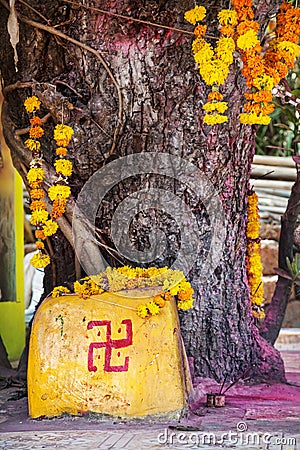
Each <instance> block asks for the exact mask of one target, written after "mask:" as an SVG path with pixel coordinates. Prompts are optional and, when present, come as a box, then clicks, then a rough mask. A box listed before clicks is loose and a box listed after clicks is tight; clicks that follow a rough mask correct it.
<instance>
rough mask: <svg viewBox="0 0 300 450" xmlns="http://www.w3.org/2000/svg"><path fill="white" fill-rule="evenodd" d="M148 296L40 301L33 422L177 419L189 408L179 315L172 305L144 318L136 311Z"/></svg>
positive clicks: (31, 381) (31, 371)
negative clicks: (91, 416)
mask: <svg viewBox="0 0 300 450" xmlns="http://www.w3.org/2000/svg"><path fill="white" fill-rule="evenodd" d="M151 293H152V294H153V291H152V292H151V291H149V296H148V297H145V290H144V291H139V290H134V291H129V292H128V291H127V292H123V293H115V294H112V293H104V294H102V295H99V296H92V297H91V298H89V299H86V300H84V299H81V298H79V297H78V296H76V295H70V296H63V297H59V298H48V299H46V300H45V301H44V302H43V304H42V305H41V306H40V308H39V309H38V311H37V313H36V315H35V319H34V322H33V326H32V332H31V339H30V349H29V361H28V400H29V413H30V416H31V417H33V418H37V417H41V416H46V417H53V416H58V415H61V414H63V413H68V414H72V415H78V414H85V413H98V414H105V415H109V416H113V417H126V418H143V417H144V418H147V417H160V418H161V417H162V416H167V417H168V418H179V416H180V415H181V414H182V412H183V411H185V410H186V408H187V393H188V390H189V388H190V381H189V379H188V376H187V371H186V369H185V356H184V351H183V347H182V341H181V336H180V331H179V323H178V316H177V309H176V305H175V302H174V301H173V300H172V301H170V302H167V303H166V306H165V307H164V308H163V309H162V310H161V313H160V314H159V315H158V316H155V317H150V318H147V319H141V318H140V317H139V316H138V315H137V313H136V308H137V305H139V304H141V303H143V302H145V303H146V302H147V301H148V300H149V297H150V298H151ZM128 295H130V296H128ZM141 295H142V297H143V298H141ZM147 295H148V292H147Z"/></svg>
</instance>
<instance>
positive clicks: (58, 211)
mask: <svg viewBox="0 0 300 450" xmlns="http://www.w3.org/2000/svg"><path fill="white" fill-rule="evenodd" d="M65 206H66V199H64V198H56V199H55V200H54V202H53V209H52V212H51V219H59V218H60V217H61V216H62V215H63V214H64V213H65V211H66V208H65Z"/></svg>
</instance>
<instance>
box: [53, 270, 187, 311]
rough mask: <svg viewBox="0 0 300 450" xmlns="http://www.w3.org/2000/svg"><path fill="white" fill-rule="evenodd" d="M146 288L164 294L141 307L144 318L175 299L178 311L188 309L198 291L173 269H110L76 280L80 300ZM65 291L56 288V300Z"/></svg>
mask: <svg viewBox="0 0 300 450" xmlns="http://www.w3.org/2000/svg"><path fill="white" fill-rule="evenodd" d="M145 287H161V292H160V293H159V294H157V295H155V296H154V297H153V298H152V299H151V300H150V301H148V302H146V303H145V304H141V305H138V307H137V314H138V316H140V317H141V318H142V319H145V318H146V317H150V316H156V315H157V314H159V313H160V310H161V309H162V308H163V307H164V306H165V304H166V302H168V301H170V300H171V299H172V297H175V299H176V301H177V308H178V309H181V310H187V309H190V308H192V307H193V302H194V300H193V294H194V290H193V288H192V287H191V284H190V283H189V282H188V281H186V279H185V277H184V275H183V273H182V272H181V271H179V270H171V269H168V268H167V267H162V268H156V267H149V268H148V269H144V268H141V267H136V268H133V267H130V266H124V267H119V268H111V267H107V269H106V270H105V271H104V272H102V273H100V274H98V275H93V276H90V277H85V278H82V279H81V280H78V281H76V282H75V283H74V288H73V290H74V293H77V294H78V295H79V296H80V297H82V298H88V297H90V296H91V295H99V294H102V293H103V292H105V291H109V292H118V291H122V290H125V289H126V290H127V289H134V288H145ZM64 289H66V288H63V287H62V286H58V287H56V288H54V290H53V291H52V295H53V297H57V296H59V295H64V294H65V293H69V292H70V291H69V290H67V291H65V290H64Z"/></svg>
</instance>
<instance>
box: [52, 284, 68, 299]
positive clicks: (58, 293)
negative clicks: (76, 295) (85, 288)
mask: <svg viewBox="0 0 300 450" xmlns="http://www.w3.org/2000/svg"><path fill="white" fill-rule="evenodd" d="M70 293H71V291H70V290H69V289H68V288H66V287H64V286H56V287H55V288H54V289H53V291H52V293H51V295H52V297H54V298H56V297H60V296H61V295H64V294H70Z"/></svg>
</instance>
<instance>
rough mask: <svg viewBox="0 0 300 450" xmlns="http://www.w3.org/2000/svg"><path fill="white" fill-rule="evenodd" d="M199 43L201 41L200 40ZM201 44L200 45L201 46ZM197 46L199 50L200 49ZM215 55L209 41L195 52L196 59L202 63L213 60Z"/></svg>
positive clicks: (198, 62)
mask: <svg viewBox="0 0 300 450" xmlns="http://www.w3.org/2000/svg"><path fill="white" fill-rule="evenodd" d="M198 44H199V42H198ZM199 46H200V44H199V45H198V48H199ZM198 48H197V50H198ZM213 57H214V51H213V49H212V46H211V45H210V44H208V43H205V45H203V46H202V47H201V48H200V50H198V51H197V52H195V54H194V59H195V61H196V63H197V64H199V65H201V64H204V63H206V62H207V61H211V59H212V58H213Z"/></svg>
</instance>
